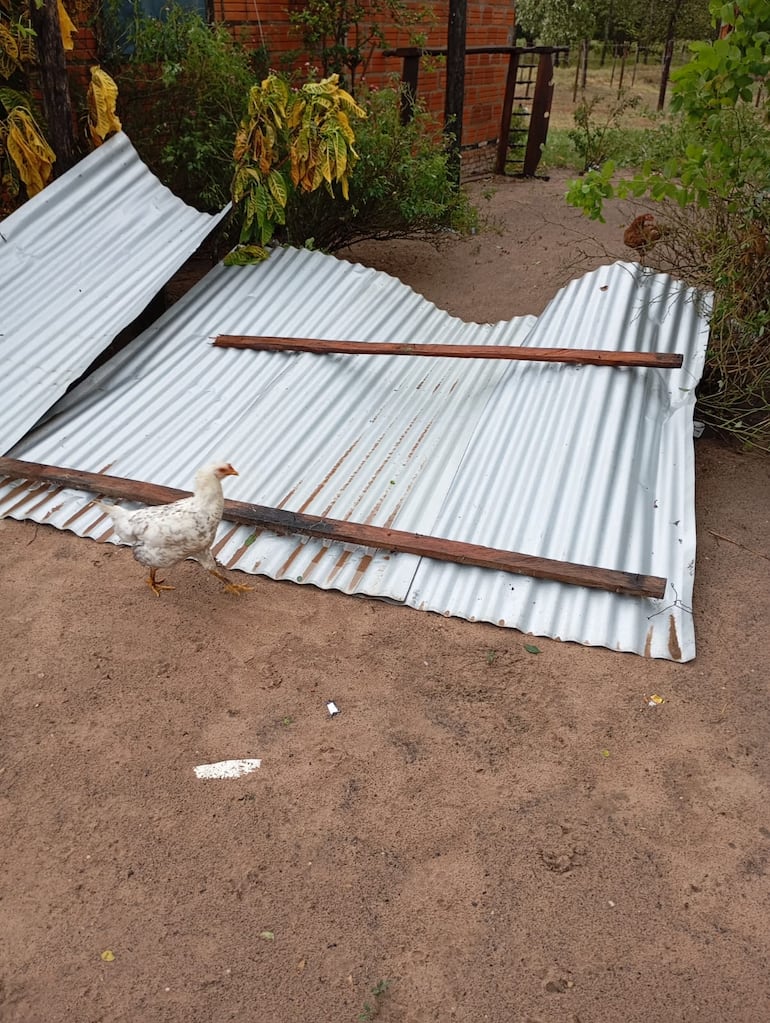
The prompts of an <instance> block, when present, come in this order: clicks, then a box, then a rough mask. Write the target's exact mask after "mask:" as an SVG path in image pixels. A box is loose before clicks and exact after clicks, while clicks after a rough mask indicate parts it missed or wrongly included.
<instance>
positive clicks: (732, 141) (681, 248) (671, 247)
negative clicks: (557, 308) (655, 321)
mask: <svg viewBox="0 0 770 1023" xmlns="http://www.w3.org/2000/svg"><path fill="white" fill-rule="evenodd" d="M711 11H712V14H713V16H714V18H715V19H721V20H722V21H723V22H724V23H725V24H726V25H729V26H731V27H732V31H731V32H730V33H729V34H728V35H727V36H726V37H725V38H719V39H716V40H715V41H714V42H712V43H697V44H694V45H693V47H692V50H693V53H694V56H693V58H692V60H691V61H690V62H689V63H688V64H686V65H685V66H684V67H683V68H680V69H678V70H677V71H676V72H675V73H674V75H673V76H672V83H673V84H672V109H673V110H674V111H675V112H676V113H678V115H679V117H678V119H677V120H676V121H675V122H673V124H672V125H669V126H668V128H667V129H666V130H667V132H668V136H667V137H665V138H661V142H660V145H661V148H660V151H659V155H660V154H662V152H663V151H664V149H665V148H666V147H668V150H669V155H668V157H667V158H665V159H663V160H662V162H661V161H660V159H658V160H657V162H654V161H653V160H652V159H650V160H648V161H647V162H646V163H645V164H644V165H643V166H642V167H641V169H640V170H638V171H637V173H636V174H634V175H633V176H630V177H627V178H625V179H624V178H621V179H616V177H615V166H614V165H613V164H612V163H611V162H610V163H607V164H605V165H604V166H603V167H601V168H600V169H598V170H595V171H591V172H589V173H588V174H586V175H585V177H583V178H581V179H579V180H577V181H575V182H573V183H572V185H571V186H570V190H569V193H568V198H569V201H570V202H571V203H572V204H573V205H575V206H578V207H580V208H582V209H583V210H584V211H585V212H586V213H587V214H588V215H589V216H591V217H595V218H601V217H602V209H603V204H604V202H605V201H606V200H607V199H610V198H613V197H615V196H620V197H622V198H629V197H632V198H642V197H644V198H646V199H647V200H651V201H652V202H653V203H656V204H658V209H659V218H660V221H661V223H662V227H663V234H662V237H661V239H660V242H659V244H658V246H657V247H656V248H655V249H654V250H653V251H654V252H657V253H659V256H658V257H657V261H658V262H659V263H660V264H661V265H662V266H664V267H665V268H667V269H670V270H672V271H673V272H674V273H677V274H678V275H679V276H681V277H682V278H683V279H685V280H686V281H687V282H688V283H690V284H693V285H695V286H696V287H699V288H701V289H708V290H711V291H713V292H714V310H713V314H712V318H711V334H710V340H709V349H708V353H707V359H706V368H705V372H704V376H703V381H702V383H701V386H700V388H699V392H698V398H699V414H700V415H701V417H702V418H703V419H705V420H706V422H707V423H708V424H709V425H710V426H712V427H713V428H715V429H716V430H717V431H719V432H722V433H724V434H727V435H729V436H731V437H733V438H736V439H737V440H739V441H740V442H742V443H744V444H749V445H754V446H758V447H761V448H763V449H765V450H768V451H770V97H768V94H767V91H766V88H765V87H764V85H763V83H766V82H767V80H768V75H770V5H768V3H767V0H744V2H743V3H742V4H741V5H740V8H738V7H734V6H733V5H732V4H728V5H726V6H723V5H722V4H720V3H718V2H713V0H712V3H711ZM672 138H674V139H676V142H677V144H675V145H673V146H672V145H671V140H672ZM647 259H648V261H649V259H650V256H649V255H648V256H647Z"/></svg>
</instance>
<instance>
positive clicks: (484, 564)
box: [0, 458, 666, 599]
mask: <svg viewBox="0 0 770 1023" xmlns="http://www.w3.org/2000/svg"><path fill="white" fill-rule="evenodd" d="M0 476H7V477H10V478H11V479H22V480H34V481H37V482H41V483H50V484H53V485H54V486H57V487H72V488H74V489H75V490H89V491H93V492H94V493H96V494H99V495H101V496H104V497H113V498H119V499H123V500H127V501H141V502H142V503H143V504H165V503H167V502H169V501H178V500H179V499H180V498H182V497H189V496H190V492H189V491H186V490H176V489H174V488H172V487H161V486H157V485H156V484H154V483H143V482H140V481H138V480H130V479H123V478H121V477H119V476H106V475H104V474H103V473H96V472H84V471H82V470H79V469H67V468H63V467H61V466H54V465H43V464H40V463H38V462H23V461H18V460H17V459H15V458H0ZM223 517H224V518H225V519H227V521H229V522H238V523H240V524H242V525H246V526H252V527H254V528H256V529H267V530H270V531H271V532H275V533H289V534H291V533H300V534H302V535H304V536H313V537H316V538H318V539H322V540H329V541H337V542H339V543H351V544H357V545H359V546H361V547H374V548H379V549H382V550H387V551H399V552H401V553H403V554H416V555H418V556H419V557H426V558H435V559H436V560H438V561H453V562H456V563H457V564H460V565H476V566H478V567H480V568H491V569H496V570H498V571H501V572H512V573H513V574H515V575H526V576H532V577H533V578H535V579H552V580H554V581H556V582H560V583H567V584H569V585H572V586H589V587H591V588H593V589H600V590H609V591H610V592H611V593H624V594H629V595H631V596H636V597H654V598H657V599H661V598H662V597H663V595H664V593H665V590H666V580H665V579H662V578H660V577H659V576H651V575H639V574H637V573H635V572H623V571H617V570H615V569H609V568H596V567H595V566H594V565H579V564H575V563H572V562H568V561H556V560H553V559H551V558H538V557H535V556H534V555H531V554H517V553H515V552H514V551H506V550H499V549H497V548H494V547H481V546H479V545H478V544H471V543H463V542H461V541H459V540H446V539H442V538H440V537H435V536H426V535H423V534H421V533H409V532H405V531H404V530H399V529H388V528H387V527H385V526H368V525H364V524H362V523H357V522H346V521H344V520H342V519H327V518H323V517H320V516H318V515H305V514H302V513H300V512H291V511H286V510H284V509H282V508H269V507H265V506H264V505H258V504H248V503H246V502H243V501H225V509H224V515H223Z"/></svg>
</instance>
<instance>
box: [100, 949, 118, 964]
mask: <svg viewBox="0 0 770 1023" xmlns="http://www.w3.org/2000/svg"><path fill="white" fill-rule="evenodd" d="M101 960H102V962H103V963H113V962H115V953H114V952H113V951H112V949H109V948H106V949H105V950H104V951H103V952H102V954H101Z"/></svg>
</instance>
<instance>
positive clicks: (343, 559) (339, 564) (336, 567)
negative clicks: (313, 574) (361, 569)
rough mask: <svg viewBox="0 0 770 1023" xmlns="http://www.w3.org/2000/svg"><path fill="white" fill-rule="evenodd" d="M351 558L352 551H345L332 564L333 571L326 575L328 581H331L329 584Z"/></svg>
mask: <svg viewBox="0 0 770 1023" xmlns="http://www.w3.org/2000/svg"><path fill="white" fill-rule="evenodd" d="M349 560H350V551H343V552H342V554H340V556H339V557H338V558H337V560H336V561H335V563H334V564H333V565H332V567H331V571H330V572H329V574H328V575H327V577H326V581H327V583H329V585H331V583H332V582H333V581H334V580H335V579H336V578H337V576H338V575H339V574H340V572H341V571H342V569H343V568H344V567H345V565H347V563H348V561H349Z"/></svg>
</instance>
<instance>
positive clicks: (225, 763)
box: [195, 760, 262, 778]
mask: <svg viewBox="0 0 770 1023" xmlns="http://www.w3.org/2000/svg"><path fill="white" fill-rule="evenodd" d="M261 763H262V761H261V760H220V761H219V762H218V763H216V764H200V765H199V766H198V767H196V768H195V777H196V778H240V777H241V775H244V774H250V773H251V772H252V771H256V769H257V768H258V767H259V765H260V764H261Z"/></svg>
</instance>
